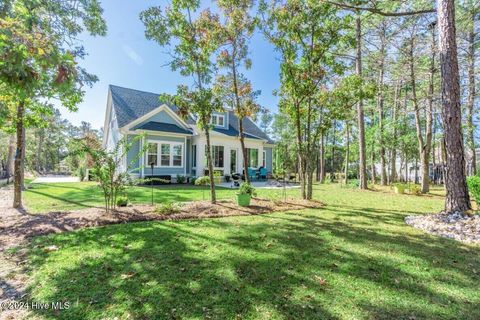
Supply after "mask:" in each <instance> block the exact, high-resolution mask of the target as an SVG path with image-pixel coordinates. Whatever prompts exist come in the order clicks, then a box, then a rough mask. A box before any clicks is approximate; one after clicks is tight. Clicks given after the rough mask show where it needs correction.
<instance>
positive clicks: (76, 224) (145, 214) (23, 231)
mask: <svg viewBox="0 0 480 320" xmlns="http://www.w3.org/2000/svg"><path fill="white" fill-rule="evenodd" d="M322 206H323V204H322V203H321V202H318V201H305V200H298V199H287V201H285V202H284V201H271V200H267V199H259V198H253V199H252V202H251V205H250V206H249V207H239V206H238V205H237V204H236V203H235V202H234V201H232V200H219V201H217V204H215V205H213V204H211V203H210V202H208V201H192V202H186V203H184V204H183V205H181V206H179V207H178V208H177V210H176V212H171V213H166V214H159V213H157V212H155V206H150V205H135V206H129V207H123V208H118V209H117V210H115V211H113V212H110V213H105V210H104V209H103V208H88V209H82V210H74V211H66V212H50V213H47V214H37V215H32V214H28V213H23V214H18V216H16V217H15V218H13V217H11V218H10V219H2V220H1V221H0V251H1V250H5V249H6V248H9V247H13V246H16V245H18V244H20V243H21V242H22V241H23V240H25V239H27V238H30V237H33V236H39V235H45V234H49V233H60V232H67V231H73V230H76V229H81V228H86V227H94V226H103V225H109V224H118V223H127V222H134V221H154V220H182V219H203V218H219V217H228V216H246V215H258V214H265V213H271V212H275V211H290V210H301V209H306V208H320V207H322Z"/></svg>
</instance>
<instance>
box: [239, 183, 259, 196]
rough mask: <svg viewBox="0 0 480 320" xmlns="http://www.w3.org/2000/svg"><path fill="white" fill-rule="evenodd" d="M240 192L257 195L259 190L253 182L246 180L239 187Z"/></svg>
mask: <svg viewBox="0 0 480 320" xmlns="http://www.w3.org/2000/svg"><path fill="white" fill-rule="evenodd" d="M238 194H249V195H251V196H256V195H257V192H256V191H255V188H254V187H253V186H252V185H251V184H249V183H246V182H244V183H242V184H241V185H240V189H238Z"/></svg>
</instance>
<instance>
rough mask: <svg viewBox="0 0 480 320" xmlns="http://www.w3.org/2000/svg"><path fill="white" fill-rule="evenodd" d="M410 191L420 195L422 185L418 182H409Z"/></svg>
mask: <svg viewBox="0 0 480 320" xmlns="http://www.w3.org/2000/svg"><path fill="white" fill-rule="evenodd" d="M408 191H409V192H410V194H414V195H416V196H419V195H421V194H422V187H420V185H418V184H414V183H409V184H408Z"/></svg>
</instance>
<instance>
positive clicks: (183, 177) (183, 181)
mask: <svg viewBox="0 0 480 320" xmlns="http://www.w3.org/2000/svg"><path fill="white" fill-rule="evenodd" d="M186 180H187V179H186V178H185V176H182V175H179V174H177V183H185V181H186Z"/></svg>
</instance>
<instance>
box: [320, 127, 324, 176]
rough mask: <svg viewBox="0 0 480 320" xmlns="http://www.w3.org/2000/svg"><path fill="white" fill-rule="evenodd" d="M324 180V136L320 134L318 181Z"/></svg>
mask: <svg viewBox="0 0 480 320" xmlns="http://www.w3.org/2000/svg"><path fill="white" fill-rule="evenodd" d="M324 181H325V136H324V135H323V134H322V138H321V145H320V183H323V182H324Z"/></svg>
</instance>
